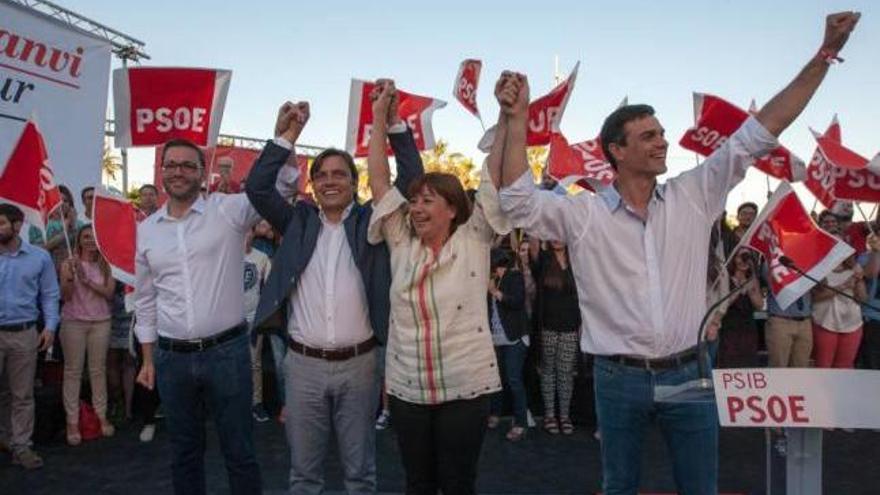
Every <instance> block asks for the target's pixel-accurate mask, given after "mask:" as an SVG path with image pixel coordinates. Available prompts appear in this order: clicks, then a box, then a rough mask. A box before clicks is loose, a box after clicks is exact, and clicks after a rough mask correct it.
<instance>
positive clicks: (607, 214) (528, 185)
mask: <svg viewBox="0 0 880 495" xmlns="http://www.w3.org/2000/svg"><path fill="white" fill-rule="evenodd" d="M776 146H778V144H777V141H776V139H775V138H774V137H773V136H772V135H771V134H770V133H769V132H768V131H767V130H766V129H764V127H763V126H761V124H760V123H759V122H758V121H757V120H755V119H754V118H749V120H747V121H746V122H745V123H744V124H743V125H742V126H741V127H740V128H739V130H738V131H737V132H736V133H735V134H734V135H733V136H731V138H730V139H729V140H728V141H727V142H726V143H725V144H724V145H722V146H721V147H719V148H718V149H717V150H716V151H715V152H714V153H713V154H712V155H711V156H709V157H708V158H707V159H706V160H705V161H704V162H703V163H702V164H701V165H699V166H697V167H695V168H693V169H691V170H688V171H687V172H684V173H682V174H681V175H679V176H678V177H675V178H672V179H669V180H668V181H667V182H666V183H665V184H662V185H658V186H657V187H656V188H655V189H654V192H653V194H652V196H651V199H650V201H649V203H648V215H647V221H646V222H644V221H642V219H641V218H640V217H639V216H638V215H636V214H635V213H634V212H633V210H631V209H630V207H629V206H628V205H626V204H625V203H624V202H623V200H622V199H621V197H620V194H619V193H618V192H617V189H615V188H614V187H613V186H612V187H608V188H605V189H603V190H602V191H600V192H599V193H598V194H591V193H582V194H579V195H576V196H559V195H557V194H555V193H553V192H550V191H539V190H537V187H536V186H535V184H534V182H533V179H532V174H531V171H528V172H526V173H524V174H523V176H522V177H520V178H519V179H518V180H517V181H516V182H515V183H514V184H512V185H511V186H510V187H508V188H505V189H502V190H501V193H500V195H501V206H502V208H504V210H505V212H507V214H508V215H509V216H510V219H511V221H512V222H513V224H514V226H515V227H522V228H525V229H526V231H527V232H528V233H529V234H530V235H533V236H536V237H538V238H540V239H556V240H561V241H563V242H565V243H566V244H568V246H569V253H570V256H571V265H572V270H573V271H574V276H575V280H576V282H577V286H578V299H579V301H580V310H581V316H582V331H581V348H582V350H583V351H584V352H589V353H591V354H599V355H614V354H627V355H634V356H642V357H647V358H657V357H663V356H669V355H671V354H675V353H677V352H680V351H683V350H685V349H687V348H689V347H692V346H694V345H696V343H697V331H698V328H699V324H700V320H701V319H702V317H703V313H704V312H705V311H706V309H707V306H706V270H707V263H708V251H709V236H710V233H711V227H712V224H713V222H714V221H715V220H716V219H717V218H718V216H719V215H720V214H721V212H722V211H723V209H724V204H725V200H726V198H727V194H728V192H729V191H730V190H731V189H732V188H733V187H734V186H735V185H736V184H737V183H739V182H740V181H741V180H742V179H743V177H744V176H745V173H746V170H747V168H748V167H749V166H750V165H752V163H754V157H760V156H762V155H764V154H766V153H767V152H769V151H770V150H772V149H773V148H774V147H776Z"/></svg>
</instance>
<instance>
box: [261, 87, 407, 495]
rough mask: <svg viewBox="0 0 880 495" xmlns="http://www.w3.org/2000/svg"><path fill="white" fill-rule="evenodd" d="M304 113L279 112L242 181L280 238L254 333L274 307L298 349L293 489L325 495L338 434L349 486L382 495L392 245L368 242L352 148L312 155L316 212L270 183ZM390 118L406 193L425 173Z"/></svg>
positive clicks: (289, 402)
mask: <svg viewBox="0 0 880 495" xmlns="http://www.w3.org/2000/svg"><path fill="white" fill-rule="evenodd" d="M384 84H393V83H391V82H390V81H382V80H380V81H379V82H377V87H378V86H382V85H384ZM372 96H373V98H374V99H375V98H376V97H377V96H378V92H374V94H373V95H372ZM308 118H309V107H308V104H307V103H304V102H300V103H297V104H293V103H289V102H288V103H286V104H285V105H283V106H282V107H281V110H280V111H279V115H278V120H277V122H276V125H275V139H274V141H270V142H269V143H268V144H267V145H266V147H265V148H264V150H263V153H262V155H260V158H259V160H258V161H257V163H256V164H255V165H254V168H253V169H252V170H251V173H250V175H249V177H248V180H247V184H246V190H247V194H248V197H249V198H250V199H251V201H252V202H253V204H254V206H255V207H256V208H257V210H258V211H259V212H260V214H261V215H262V216H263V217H265V218H266V219H267V220H268V221H269V222H270V223H271V224H272V226H273V227H275V229H276V230H278V231H279V232H282V234H283V241H282V244H281V246H280V247H279V252H278V254H277V255H276V256H275V258H274V261H273V266H272V272H271V274H270V275H269V280H268V281H267V283H266V287H265V288H264V290H263V294H262V297H261V300H260V305H259V307H258V309H257V317H256V326H257V327H260V326H262V325H263V324H265V323H266V322H267V321H268V320H269V319H270V318H271V317H273V316H274V315H275V314H276V313H279V312H280V313H282V314H285V316H286V318H287V330H288V333H289V347H290V350H291V351H292V352H289V353H288V354H287V357H286V358H285V359H286V361H285V366H284V370H285V373H286V374H287V376H285V384H286V385H285V386H286V388H287V390H286V391H285V396H286V411H287V418H286V420H285V427H286V429H287V438H288V443H289V445H290V492H291V493H292V494H317V493H322V492H323V490H324V469H323V468H324V459H325V457H326V454H327V451H328V450H329V448H330V435H331V431H334V432H335V433H336V441H337V446H338V451H339V455H340V457H341V461H342V466H343V471H344V473H345V489H346V491H347V492H348V493H350V494H353V493H375V491H376V461H375V454H376V452H375V429H374V427H373V420H374V418H375V412H376V409H377V399H378V394H379V387H378V383H377V380H376V366H377V353H376V349H375V346H376V344H377V343H378V344H384V342H385V338H386V334H387V331H388V318H389V310H390V302H389V290H390V286H391V272H390V261H389V255H388V249H387V247H386V246H385V245H384V244H380V245H376V246H374V245H370V244H369V243H368V242H367V226H368V225H369V223H370V215H371V214H372V207H371V206H370V205H369V204H367V205H360V204H358V203H357V202H356V201H355V194H356V191H357V183H358V180H357V178H358V172H357V169H356V168H355V165H354V160H353V159H352V157H351V155H349V154H348V153H346V152H344V151H341V150H336V149H328V150H324V151H323V152H321V153H320V154H319V155H318V156H317V157H315V160H314V162H313V163H312V166H311V168H310V170H309V177H310V179H311V181H312V185H313V188H314V192H315V200H316V202H317V206H315V205H314V204H310V203H307V202H304V201H298V202H297V203H295V204H294V205H290V204H288V203H286V202H285V201H283V200H282V198H281V197H280V196H279V195H278V194H277V193H276V192H275V190H274V189H273V188H272V184H273V183H274V182H275V176H276V174H277V173H278V170H279V169H280V168H281V166H282V165H283V164H284V163H285V161H286V160H287V159H288V157H289V155H290V153H291V152H292V150H293V147H294V145H295V143H296V140H297V138H298V137H299V136H300V133H301V132H302V130H303V128H304V126H305V125H306V122H307V121H308ZM388 120H389V123H390V124H391V126H390V127H391V128H392V129H393V131H392V132H395V133H394V134H391V135H390V137H389V140H390V142H391V147H392V149H393V150H394V153H395V156H396V158H397V166H398V176H397V182H398V187H400V190H402V191H405V190H406V189H407V187H406V186H407V185H408V184H409V183H410V182H411V181H412V180H414V179H416V178H417V177H419V176H420V175H421V174H422V173H423V166H422V162H421V158H420V157H419V153H418V151H417V149H416V146H415V141H414V139H413V135H412V132H411V131H410V130H409V129H408V128H407V126H406V124H405V123H403V122H402V121H401V120H400V117H399V116H398V111H397V105H396V102H395V105H394V107H393V110H392V111H389V119H388ZM379 365H381V364H379Z"/></svg>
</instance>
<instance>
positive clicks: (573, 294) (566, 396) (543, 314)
mask: <svg viewBox="0 0 880 495" xmlns="http://www.w3.org/2000/svg"><path fill="white" fill-rule="evenodd" d="M533 273H534V275H535V283H536V285H537V287H538V305H537V310H536V312H535V313H536V315H537V318H538V325H539V328H540V336H541V341H540V345H541V358H540V374H541V395H542V396H543V398H544V430H546V431H547V432H548V433H550V434H553V435H556V434H559V432H560V431H561V432H562V433H563V434H565V435H571V434H572V433H574V425H573V424H572V422H571V415H570V411H571V396H572V394H573V393H574V373H575V364H576V363H577V357H578V354H579V350H578V342H579V330H580V326H581V313H580V308H579V307H578V295H577V287H576V286H575V282H574V274H573V273H572V271H571V265H570V264H569V258H568V251H567V250H566V247H565V245H564V244H562V243H561V242H556V241H551V242H548V243H546V246H545V247H544V248H542V249H541V250H540V252H539V253H538V258H537V260H536V262H535V266H534V269H533ZM557 396H558V398H559V402H558V404H559V414H558V416H557V414H556V411H557V410H556V405H557V401H556V398H557ZM557 418H558V419H557Z"/></svg>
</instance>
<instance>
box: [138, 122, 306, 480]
mask: <svg viewBox="0 0 880 495" xmlns="http://www.w3.org/2000/svg"><path fill="white" fill-rule="evenodd" d="M161 167H162V184H163V186H164V187H165V191H166V192H167V194H168V201H167V203H166V205H165V206H164V207H163V208H160V209H159V210H157V211H156V212H155V213H154V214H152V215H151V216H150V217H149V218H147V219H146V220H144V221H143V222H141V223H140V224H139V226H138V237H137V239H138V243H137V252H136V260H135V261H136V275H137V280H136V284H135V287H136V289H137V291H136V302H135V313H136V316H137V324H136V326H135V332H136V333H137V337H138V339H139V341H140V342H141V348H142V350H143V361H144V362H143V366H142V368H141V370H140V372H139V373H138V382H139V383H140V384H142V385H143V386H145V387H147V388H148V389H152V388H153V387H154V386H158V387H159V394H160V395H161V397H162V402H163V406H164V409H165V415H166V418H167V421H166V423H167V425H168V431H169V433H170V436H171V447H172V458H171V462H172V479H173V484H174V491H175V493H177V494H187V495H190V494H204V493H206V488H205V468H204V451H205V419H206V415H207V413H208V412H210V414H211V415H212V419H213V420H214V424H215V425H216V427H217V433H218V435H219V437H220V447H221V449H222V451H223V455H224V457H225V462H226V469H227V472H228V476H229V484H230V490H231V493H233V494H245V493H247V494H251V493H260V491H261V481H260V470H259V466H258V465H257V460H256V457H255V455H254V444H253V418H252V417H251V389H252V383H251V361H250V351H249V346H248V334H247V325H246V324H245V317H244V288H243V285H242V283H241V267H242V264H243V260H244V252H243V250H242V246H243V245H244V239H245V235H246V234H247V232H248V231H249V230H250V229H251V227H253V226H254V224H256V223H257V222H258V221H259V216H258V215H257V212H256V211H255V210H254V209H253V207H251V205H250V203H249V202H248V200H247V197H245V195H244V194H215V195H211V196H208V197H203V196H202V195H201V194H200V189H201V184H202V182H203V181H204V179H205V157H204V154H203V152H202V150H201V149H199V147H198V146H196V145H195V144H193V143H192V142H190V141H187V140H183V139H175V140H171V141H169V142H167V143H166V144H165V146H164V148H163V151H162V161H161ZM278 187H279V188H280V189H284V191H283V192H284V194H286V195H287V196H291V195H292V193H293V192H295V187H294V186H293V185H290V184H286V183H285V184H280V185H279V186H278ZM154 346H156V347H158V349H154Z"/></svg>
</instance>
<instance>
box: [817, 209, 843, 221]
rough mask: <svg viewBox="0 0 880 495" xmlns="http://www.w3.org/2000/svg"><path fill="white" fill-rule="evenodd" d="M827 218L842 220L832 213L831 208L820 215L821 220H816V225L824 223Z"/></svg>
mask: <svg viewBox="0 0 880 495" xmlns="http://www.w3.org/2000/svg"><path fill="white" fill-rule="evenodd" d="M826 217H834V219H835V220H839V219H840V217H838V216H837V215H835V214H834V212H833V211H831V208H829V209H827V210H822V212H821V213H819V218H818V219H817V220H816V223H822V221H823V220H825V218H826Z"/></svg>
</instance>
